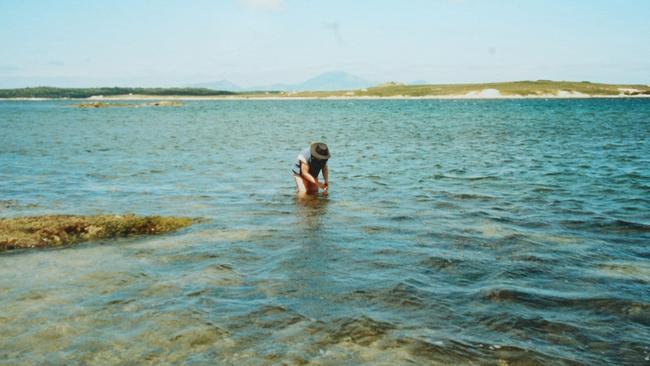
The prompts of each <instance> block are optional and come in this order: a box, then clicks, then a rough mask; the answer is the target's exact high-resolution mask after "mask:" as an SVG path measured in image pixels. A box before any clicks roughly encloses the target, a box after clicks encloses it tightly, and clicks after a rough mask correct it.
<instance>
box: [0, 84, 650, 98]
mask: <svg viewBox="0 0 650 366" xmlns="http://www.w3.org/2000/svg"><path fill="white" fill-rule="evenodd" d="M632 97H650V85H643V84H603V83H592V82H588V81H582V82H572V81H551V80H537V81H515V82H495V83H472V84H428V85H407V84H401V83H395V82H389V83H385V84H381V85H377V86H375V87H370V88H364V89H357V90H336V91H280V90H278V91H248V92H233V91H226V90H212V89H206V88H121V87H120V88H118V87H114V88H53V87H35V88H22V89H0V99H28V100H33V99H83V100H93V101H105V100H152V99H157V100H213V99H217V100H219V99H226V100H247V99H255V100H257V99H268V100H294V99H517V98H539V99H547V98H632Z"/></svg>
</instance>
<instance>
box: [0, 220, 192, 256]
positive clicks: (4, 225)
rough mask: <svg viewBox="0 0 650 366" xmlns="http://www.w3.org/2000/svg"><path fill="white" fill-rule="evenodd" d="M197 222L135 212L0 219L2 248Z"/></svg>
mask: <svg viewBox="0 0 650 366" xmlns="http://www.w3.org/2000/svg"><path fill="white" fill-rule="evenodd" d="M195 221H196V220H195V219H191V218H186V217H161V216H144V217H140V216H135V215H99V216H74V215H48V216H31V217H19V218H12V219H0V251H2V250H8V249H19V248H46V247H57V246H62V245H67V244H75V243H80V242H84V241H89V240H96V239H109V238H118V237H125V236H130V235H143V234H147V235H155V234H163V233H167V232H171V231H175V230H178V229H181V228H184V227H187V226H190V225H192V224H193V223H194V222H195Z"/></svg>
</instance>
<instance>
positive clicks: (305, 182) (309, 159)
mask: <svg viewBox="0 0 650 366" xmlns="http://www.w3.org/2000/svg"><path fill="white" fill-rule="evenodd" d="M329 158H330V151H329V149H328V148H327V145H325V144H324V143H322V142H314V143H313V144H311V146H310V147H308V148H306V149H304V150H303V151H301V152H300V154H298V157H297V158H296V162H295V163H294V164H293V167H292V168H291V171H292V172H293V178H294V179H295V180H296V190H297V191H298V193H299V194H305V193H306V194H316V193H318V189H319V188H320V189H322V190H323V191H324V193H327V190H328V189H329V182H328V180H327V178H328V176H329V169H328V168H327V160H328V159H329ZM321 171H322V172H323V179H324V182H323V183H320V182H319V181H318V174H319V173H320V172H321Z"/></svg>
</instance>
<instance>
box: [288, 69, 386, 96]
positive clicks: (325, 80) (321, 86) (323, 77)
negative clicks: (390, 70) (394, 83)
mask: <svg viewBox="0 0 650 366" xmlns="http://www.w3.org/2000/svg"><path fill="white" fill-rule="evenodd" d="M375 84H376V83H375V82H372V81H368V80H365V79H362V78H360V77H358V76H355V75H351V74H348V73H346V72H343V71H333V72H326V73H323V74H320V75H318V76H315V77H313V78H311V79H308V80H306V81H304V82H302V83H300V84H297V85H293V86H291V90H296V91H302V90H313V91H327V90H354V89H363V88H367V87H370V86H373V85H375Z"/></svg>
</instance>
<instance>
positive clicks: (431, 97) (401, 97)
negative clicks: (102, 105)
mask: <svg viewBox="0 0 650 366" xmlns="http://www.w3.org/2000/svg"><path fill="white" fill-rule="evenodd" d="M647 98H650V95H580V96H576V95H570V96H566V95H564V96H563V95H500V96H473V95H471V96H468V95H425V96H406V95H393V96H322V97H321V96H313V97H311V96H310V97H308V96H299V97H293V96H286V97H278V96H269V97H264V96H200V97H199V96H183V95H178V96H172V95H166V96H156V95H132V96H131V95H127V96H110V97H91V98H0V101H31V102H39V101H52V100H57V101H64V100H69V101H152V100H179V101H201V100H204V101H207V100H233V101H239V100H273V101H276V100H410V99H413V100H454V99H456V100H500V99H506V100H507V99H517V100H519V99H578V100H582V99H647Z"/></svg>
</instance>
